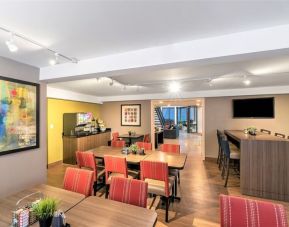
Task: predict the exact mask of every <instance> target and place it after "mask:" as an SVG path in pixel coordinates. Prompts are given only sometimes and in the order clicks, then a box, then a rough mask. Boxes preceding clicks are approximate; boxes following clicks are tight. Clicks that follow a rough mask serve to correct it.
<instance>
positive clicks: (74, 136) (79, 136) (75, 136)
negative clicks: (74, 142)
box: [63, 129, 111, 138]
mask: <svg viewBox="0 0 289 227" xmlns="http://www.w3.org/2000/svg"><path fill="white" fill-rule="evenodd" d="M106 132H111V129H106V130H105V131H104V132H97V133H90V134H88V135H73V136H71V135H68V136H63V137H69V138H81V137H86V136H93V135H98V134H102V133H106Z"/></svg>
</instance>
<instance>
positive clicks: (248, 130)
mask: <svg viewBox="0 0 289 227" xmlns="http://www.w3.org/2000/svg"><path fill="white" fill-rule="evenodd" d="M246 131H247V132H248V133H249V134H250V135H252V136H256V132H257V128H255V127H249V128H247V129H246Z"/></svg>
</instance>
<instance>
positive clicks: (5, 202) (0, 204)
mask: <svg viewBox="0 0 289 227" xmlns="http://www.w3.org/2000/svg"><path fill="white" fill-rule="evenodd" d="M31 194H34V195H31ZM41 194H42V196H43V197H51V198H54V199H56V200H57V201H58V203H59V204H58V208H59V209H60V210H62V211H63V212H67V211H68V210H69V209H71V208H72V207H74V206H75V205H77V204H78V203H80V202H81V201H82V200H84V199H85V196H84V195H82V194H79V193H75V192H71V191H67V190H64V189H61V188H56V187H53V186H49V185H46V184H41V185H37V186H34V187H30V188H27V189H25V190H22V191H20V192H18V193H14V194H12V195H9V196H7V197H4V198H1V199H0V226H11V223H12V212H13V211H14V210H15V209H16V203H17V202H18V201H19V200H20V199H22V198H24V197H27V196H29V195H31V196H30V197H27V199H24V200H23V203H20V204H19V206H20V205H21V204H22V205H25V202H26V201H27V202H33V201H35V200H36V199H39V198H40V197H42V196H41ZM33 226H38V223H35V224H34V225H33Z"/></svg>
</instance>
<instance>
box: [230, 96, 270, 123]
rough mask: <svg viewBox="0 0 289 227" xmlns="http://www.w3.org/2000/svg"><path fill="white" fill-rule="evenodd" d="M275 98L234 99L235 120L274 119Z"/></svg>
mask: <svg viewBox="0 0 289 227" xmlns="http://www.w3.org/2000/svg"><path fill="white" fill-rule="evenodd" d="M274 116H275V111H274V98H273V97H269V98H249V99H233V118H274Z"/></svg>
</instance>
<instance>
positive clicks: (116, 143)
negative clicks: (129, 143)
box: [111, 140, 125, 148]
mask: <svg viewBox="0 0 289 227" xmlns="http://www.w3.org/2000/svg"><path fill="white" fill-rule="evenodd" d="M111 146H112V147H121V148H122V147H125V141H124V140H112V141H111Z"/></svg>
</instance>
